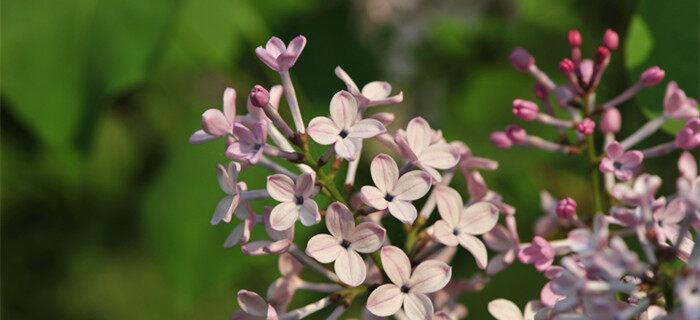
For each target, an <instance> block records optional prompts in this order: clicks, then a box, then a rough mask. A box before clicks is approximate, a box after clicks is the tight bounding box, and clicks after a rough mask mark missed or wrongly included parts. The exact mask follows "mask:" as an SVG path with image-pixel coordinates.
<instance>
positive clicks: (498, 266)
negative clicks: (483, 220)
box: [484, 225, 520, 275]
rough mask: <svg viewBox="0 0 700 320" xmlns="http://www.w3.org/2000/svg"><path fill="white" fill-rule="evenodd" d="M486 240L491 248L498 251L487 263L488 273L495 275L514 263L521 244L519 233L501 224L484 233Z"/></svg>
mask: <svg viewBox="0 0 700 320" xmlns="http://www.w3.org/2000/svg"><path fill="white" fill-rule="evenodd" d="M484 242H485V243H486V246H487V247H489V249H492V250H495V251H497V252H498V255H496V256H495V257H493V258H491V260H489V262H488V265H486V274H488V275H494V274H496V273H498V272H500V271H501V270H503V269H504V268H505V267H506V266H508V265H510V264H511V263H513V261H514V260H515V257H516V254H517V253H518V250H519V246H520V241H519V240H518V235H517V234H515V233H514V232H511V231H509V230H508V229H506V228H505V227H503V226H500V225H497V226H496V227H495V228H493V229H491V231H489V232H487V233H485V234H484Z"/></svg>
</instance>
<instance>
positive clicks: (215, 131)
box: [202, 109, 231, 137]
mask: <svg viewBox="0 0 700 320" xmlns="http://www.w3.org/2000/svg"><path fill="white" fill-rule="evenodd" d="M202 130H204V132H206V133H208V134H210V135H213V136H217V137H222V136H224V135H226V134H227V133H228V132H229V131H230V130H231V123H229V122H228V120H227V119H226V116H224V113H223V112H221V110H218V109H209V110H207V111H204V113H203V114H202Z"/></svg>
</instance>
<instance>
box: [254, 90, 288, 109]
mask: <svg viewBox="0 0 700 320" xmlns="http://www.w3.org/2000/svg"><path fill="white" fill-rule="evenodd" d="M282 93H284V89H282V86H281V85H274V86H272V88H270V104H271V105H272V107H273V108H275V109H279V107H280V100H281V99H282ZM256 109H260V108H256Z"/></svg>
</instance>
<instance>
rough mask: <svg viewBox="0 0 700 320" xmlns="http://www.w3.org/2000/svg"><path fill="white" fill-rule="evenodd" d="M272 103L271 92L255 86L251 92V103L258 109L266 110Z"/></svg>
mask: <svg viewBox="0 0 700 320" xmlns="http://www.w3.org/2000/svg"><path fill="white" fill-rule="evenodd" d="M269 102H270V92H268V91H267V89H265V88H264V87H263V86H261V85H255V87H253V90H251V91H250V103H252V104H253V106H256V107H258V108H264V107H265V106H267V104H268V103H269Z"/></svg>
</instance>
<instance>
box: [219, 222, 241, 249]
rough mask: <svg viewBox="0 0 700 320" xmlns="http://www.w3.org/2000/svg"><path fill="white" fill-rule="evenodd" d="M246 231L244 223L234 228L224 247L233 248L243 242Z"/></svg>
mask: <svg viewBox="0 0 700 320" xmlns="http://www.w3.org/2000/svg"><path fill="white" fill-rule="evenodd" d="M244 232H245V228H244V225H243V224H242V223H241V224H239V225H237V226H236V227H235V228H233V231H231V233H230V234H229V235H228V237H227V238H226V241H225V242H224V248H227V249H228V248H232V247H234V246H236V245H237V244H239V243H241V242H242V240H243V233H244Z"/></svg>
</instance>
